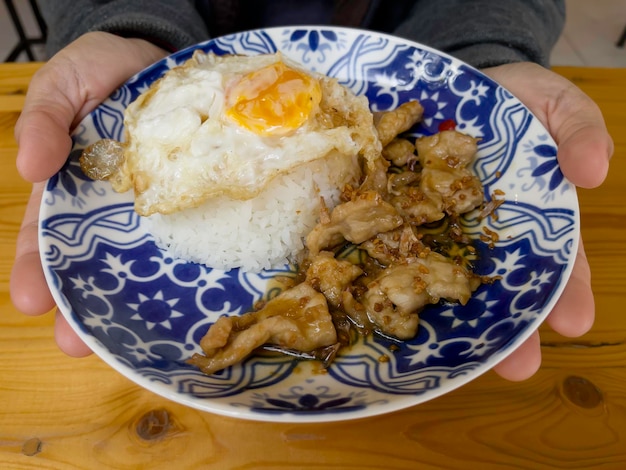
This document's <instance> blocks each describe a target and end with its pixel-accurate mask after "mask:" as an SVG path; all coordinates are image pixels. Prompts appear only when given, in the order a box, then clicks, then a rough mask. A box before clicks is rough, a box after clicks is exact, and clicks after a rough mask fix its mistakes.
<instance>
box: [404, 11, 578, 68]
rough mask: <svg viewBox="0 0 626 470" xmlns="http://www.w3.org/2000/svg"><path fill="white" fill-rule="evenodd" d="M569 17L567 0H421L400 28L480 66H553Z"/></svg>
mask: <svg viewBox="0 0 626 470" xmlns="http://www.w3.org/2000/svg"><path fill="white" fill-rule="evenodd" d="M564 22H565V3H564V1H563V0H493V1H489V0H437V1H431V0H418V1H417V2H416V4H415V6H414V7H413V9H412V11H411V14H410V15H409V17H408V18H407V19H406V20H405V21H404V22H403V23H402V24H400V26H399V27H398V28H397V30H396V31H395V34H396V35H398V36H401V37H405V38H407V39H412V40H414V41H417V42H420V43H423V44H427V45H429V46H431V47H434V48H436V49H439V50H442V51H444V52H447V53H449V54H451V55H453V56H455V57H457V58H459V59H461V60H463V61H465V62H468V63H469V64H471V65H473V66H475V67H490V66H495V65H501V64H505V63H511V62H522V61H530V62H536V63H538V64H541V65H543V66H548V65H549V58H550V52H551V50H552V47H553V46H554V44H555V43H556V41H557V39H558V38H559V36H560V34H561V31H562V29H563V24H564Z"/></svg>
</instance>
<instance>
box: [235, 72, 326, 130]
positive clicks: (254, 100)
mask: <svg viewBox="0 0 626 470" xmlns="http://www.w3.org/2000/svg"><path fill="white" fill-rule="evenodd" d="M321 99H322V90H321V87H320V84H319V82H318V81H317V80H316V79H315V78H313V77H311V76H309V75H307V74H305V73H302V72H300V71H298V70H294V69H292V68H290V67H288V66H287V65H285V64H284V63H283V62H276V63H274V64H271V65H268V66H266V67H263V68H261V69H259V70H255V71H253V72H250V73H248V74H247V75H245V76H243V77H242V78H241V79H240V80H239V81H238V82H237V83H235V85H234V86H233V87H232V88H231V89H230V90H229V91H228V97H227V103H228V105H229V107H228V109H227V111H226V115H227V116H228V117H229V118H230V119H232V120H234V121H235V122H236V123H238V124H239V125H240V126H241V127H244V128H246V129H248V130H250V131H252V132H254V133H255V134H258V135H263V136H282V135H287V134H289V133H290V132H292V131H294V130H295V129H297V128H299V127H300V126H301V125H302V124H304V123H305V122H306V120H307V119H308V118H309V115H310V114H311V111H313V110H314V109H315V108H316V107H317V106H318V105H319V103H320V100H321Z"/></svg>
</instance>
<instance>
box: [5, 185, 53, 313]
mask: <svg viewBox="0 0 626 470" xmlns="http://www.w3.org/2000/svg"><path fill="white" fill-rule="evenodd" d="M43 189H44V184H43V183H37V184H34V185H33V190H32V192H31V196H30V199H29V201H28V204H27V206H26V211H25V213H24V219H23V222H22V227H21V228H20V232H19V234H18V236H17V247H16V251H15V263H14V264H13V269H12V271H11V281H10V293H11V300H12V302H13V304H14V305H15V307H16V308H18V309H19V310H20V311H21V312H23V313H25V314H27V315H40V314H43V313H46V312H49V311H50V310H51V309H52V308H53V307H54V300H53V298H52V295H51V294H50V291H49V290H48V287H47V282H46V279H45V276H44V273H43V269H42V266H41V259H40V257H39V234H38V232H39V227H38V223H37V220H38V217H39V205H40V202H41V195H42V192H43Z"/></svg>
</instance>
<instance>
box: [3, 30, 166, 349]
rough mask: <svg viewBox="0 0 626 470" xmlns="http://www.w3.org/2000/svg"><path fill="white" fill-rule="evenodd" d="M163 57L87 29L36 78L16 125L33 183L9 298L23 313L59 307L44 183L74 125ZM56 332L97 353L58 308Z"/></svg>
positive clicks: (25, 172)
mask: <svg viewBox="0 0 626 470" xmlns="http://www.w3.org/2000/svg"><path fill="white" fill-rule="evenodd" d="M165 55H166V52H165V51H164V50H162V49H160V48H158V47H157V46H154V45H153V44H151V43H149V42H147V41H144V40H141V39H124V38H121V37H118V36H114V35H112V34H108V33H101V32H98V33H89V34H86V35H84V36H82V37H80V38H79V39H77V40H76V41H75V42H73V43H72V44H70V45H69V46H67V47H66V48H65V49H63V50H62V51H60V52H59V53H58V54H56V55H55V56H54V57H52V58H51V59H50V61H48V63H46V64H45V65H44V66H43V67H42V68H41V69H40V70H39V71H38V72H37V73H36V74H35V75H34V76H33V79H32V81H31V83H30V86H29V89H28V93H27V95H26V101H25V103H24V108H23V111H22V114H21V116H20V118H19V120H18V122H17V124H16V126H15V139H16V140H17V143H18V147H19V150H18V154H17V168H18V171H19V172H20V174H21V175H22V177H23V178H24V179H26V180H28V181H30V182H33V183H34V184H33V191H32V193H31V197H30V200H29V201H28V205H27V207H26V212H25V214H24V219H23V222H22V227H21V229H20V233H19V235H18V238H17V248H16V255H15V263H14V265H13V270H12V272H11V299H12V301H13V303H14V305H15V306H16V307H17V308H18V309H19V310H21V311H22V312H24V313H25V314H27V315H40V314H43V313H46V312H49V311H50V310H51V309H53V308H54V300H53V299H52V296H51V294H50V292H49V290H48V287H47V284H46V281H45V278H44V274H43V269H42V266H41V261H40V258H39V248H38V240H37V237H38V235H37V231H38V214H39V205H40V202H41V195H42V192H43V189H44V185H45V183H44V181H45V180H46V179H47V178H49V177H50V176H52V175H54V174H55V173H56V172H57V171H58V170H59V169H60V168H61V167H62V166H63V164H64V163H65V161H66V159H67V156H68V154H69V152H70V149H71V146H72V139H71V137H70V134H71V132H72V130H73V128H74V127H75V126H76V125H77V124H78V123H79V122H80V121H81V120H82V119H83V118H84V117H85V116H86V115H87V114H88V113H89V112H91V111H92V110H93V109H94V108H95V107H96V106H98V104H100V103H101V102H102V101H104V100H105V99H106V98H107V97H108V96H109V95H110V94H111V93H112V92H113V91H114V90H115V89H116V88H117V87H118V86H120V85H121V84H122V83H123V82H124V81H125V80H126V79H128V78H129V77H130V76H131V75H133V74H134V73H136V72H138V71H139V70H141V69H143V68H144V67H146V66H148V65H150V64H151V63H153V62H155V61H157V60H159V59H161V58H162V57H163V56H165ZM55 338H56V341H57V344H58V345H59V347H60V348H61V350H62V351H64V352H65V353H67V354H68V355H70V356H77V357H79V356H85V355H87V354H89V353H90V352H91V351H90V350H89V348H88V347H87V346H86V345H85V344H84V343H83V342H82V341H81V340H80V339H79V338H78V336H77V335H76V334H75V333H74V331H73V330H72V329H71V328H70V326H69V325H68V323H67V322H66V321H65V319H64V318H63V316H62V315H60V314H59V312H57V314H56V322H55Z"/></svg>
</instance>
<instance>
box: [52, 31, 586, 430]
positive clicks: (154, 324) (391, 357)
mask: <svg viewBox="0 0 626 470" xmlns="http://www.w3.org/2000/svg"><path fill="white" fill-rule="evenodd" d="M196 48H199V49H202V50H204V51H211V52H214V53H217V54H262V53H272V52H275V51H282V52H283V53H284V54H285V55H286V56H288V57H290V58H291V59H294V60H296V61H298V62H300V63H302V64H303V65H304V66H306V67H308V68H310V69H311V70H316V71H318V72H322V73H325V74H328V75H331V76H334V77H337V78H338V79H339V81H340V82H341V83H342V84H344V85H346V86H348V87H350V88H351V89H352V90H354V91H355V92H356V93H358V94H363V95H366V96H367V97H368V98H369V100H370V102H371V107H372V109H373V110H386V109H390V108H394V107H396V106H397V105H398V104H399V103H401V102H404V101H406V100H409V99H413V98H417V99H419V100H420V101H421V103H422V104H423V106H424V108H425V119H424V122H423V123H422V124H421V125H420V126H419V128H417V129H416V130H415V132H416V134H431V133H434V132H437V128H438V125H439V123H441V122H442V121H444V120H447V119H454V120H455V121H456V122H457V123H458V129H459V130H460V131H462V132H466V133H468V134H471V135H473V136H475V137H480V139H481V140H480V144H479V156H478V159H477V161H476V162H475V164H474V168H473V169H474V171H475V172H476V173H477V174H478V175H479V177H480V179H481V180H482V182H483V184H484V187H485V192H486V193H487V194H493V192H494V191H495V190H497V189H499V190H501V191H503V192H504V193H505V196H504V198H505V199H506V202H505V203H504V204H503V205H502V206H501V207H500V208H499V209H498V212H497V213H498V218H497V220H495V219H494V218H489V219H488V220H483V221H479V220H478V218H477V217H468V218H467V219H466V220H465V224H466V226H467V230H468V231H469V233H471V234H473V235H474V236H475V237H478V236H479V235H480V233H482V230H483V227H485V226H486V227H488V228H489V229H491V230H492V231H494V232H496V233H497V234H498V236H499V241H498V242H497V243H496V245H495V247H494V248H492V249H491V248H489V247H487V246H486V245H485V244H482V243H478V248H479V252H480V253H479V254H480V261H479V263H478V271H479V273H481V274H484V275H488V276H494V275H497V276H501V277H502V279H501V281H499V282H496V283H495V284H493V285H484V286H482V287H481V288H480V289H479V290H478V291H477V292H476V293H475V295H474V297H473V298H472V299H471V301H470V302H469V303H468V304H467V305H466V306H459V305H450V304H445V305H444V304H441V305H438V306H435V307H433V308H430V309H427V310H426V311H424V312H423V313H422V314H421V320H420V328H419V333H418V335H417V337H416V338H415V339H413V340H411V341H406V342H404V343H401V344H400V347H399V349H398V350H395V349H393V348H390V344H389V342H388V340H386V339H384V338H381V337H378V336H371V337H368V338H366V339H365V341H364V342H363V344H360V345H358V346H355V347H353V348H351V349H348V350H346V351H344V353H343V354H342V355H341V356H340V357H339V358H338V359H337V360H336V362H335V363H334V364H333V365H332V366H331V367H330V368H329V369H328V371H327V373H320V372H319V368H317V369H316V366H315V365H314V364H312V363H308V362H297V361H296V360H294V359H292V358H290V357H287V356H284V357H276V356H269V355H268V356H257V357H253V358H250V359H249V360H247V361H245V363H243V364H242V365H237V366H234V367H231V368H229V369H227V370H225V371H223V372H221V373H217V374H215V375H213V376H210V377H209V376H205V375H203V374H201V373H200V372H198V371H197V370H196V369H195V368H193V367H191V366H189V365H187V364H186V363H185V360H186V359H187V358H189V357H190V356H191V355H192V353H194V352H196V351H199V346H198V342H199V340H200V338H201V337H202V336H203V335H204V333H205V332H206V330H207V329H208V327H209V325H210V324H211V323H212V322H214V321H215V320H216V319H217V318H218V317H219V316H220V315H239V314H241V313H243V312H245V311H247V310H248V309H249V308H250V307H251V305H252V304H253V303H254V302H255V301H256V300H257V299H259V298H260V297H261V296H262V295H264V291H265V289H266V286H267V285H268V280H269V279H271V277H272V276H273V275H275V274H276V272H279V271H274V272H264V273H261V274H250V273H246V272H241V271H239V270H234V271H230V272H223V271H218V270H212V269H208V268H205V267H202V266H199V265H196V264H191V263H187V262H185V261H182V260H180V259H174V258H172V257H171V256H169V255H168V254H167V253H165V252H163V251H161V250H160V249H158V248H157V247H156V246H155V244H154V242H153V239H152V237H151V236H150V235H149V234H148V233H147V232H146V230H145V228H144V225H143V224H142V221H141V220H140V218H139V217H138V216H137V215H136V214H135V213H134V211H133V208H132V195H131V194H117V193H115V192H113V191H112V190H111V188H110V185H109V184H108V183H103V182H93V181H91V180H89V179H88V178H87V177H85V176H84V175H83V174H82V172H81V170H80V168H79V165H78V162H77V157H78V155H79V154H80V152H81V149H83V148H84V147H85V146H86V145H88V144H90V143H92V142H94V141H96V140H98V139H101V138H113V139H118V140H119V139H121V138H122V127H123V113H124V109H125V108H126V106H127V105H128V104H129V103H130V102H131V101H132V100H133V99H135V98H136V97H137V95H138V94H139V93H141V92H143V91H144V90H146V89H147V88H148V86H149V85H150V83H152V82H153V81H154V80H155V79H157V78H158V77H160V76H161V75H162V74H163V73H164V72H165V71H167V70H168V69H170V68H171V67H173V66H175V65H177V64H180V63H181V62H183V61H184V60H186V59H187V58H189V57H190V56H191V54H192V51H193V49H196ZM73 139H74V147H73V151H72V153H71V154H70V156H69V158H68V161H67V164H66V165H65V166H64V168H63V169H62V170H61V171H60V172H59V173H58V174H57V175H56V176H54V177H53V178H51V179H50V180H49V182H48V184H47V189H46V192H45V194H44V197H43V201H42V206H41V217H40V220H41V226H40V248H41V256H42V261H43V266H44V270H45V273H46V277H47V280H48V283H49V286H50V289H51V290H52V293H53V295H54V297H55V300H56V302H57V304H58V306H59V307H60V309H61V311H62V312H63V314H64V315H65V317H66V318H67V319H68V321H69V322H70V324H71V325H72V327H73V328H74V329H75V330H76V331H77V332H78V334H79V335H80V337H81V338H82V339H83V340H84V341H85V342H86V343H87V344H88V345H89V346H90V347H91V348H92V349H93V350H94V351H95V352H96V354H98V355H99V356H100V357H101V358H102V359H103V360H105V361H106V362H107V363H109V364H110V365H111V366H112V367H114V368H115V369H117V370H118V371H119V372H121V373H122V374H124V375H125V376H126V377H128V378H130V379H131V380H133V381H135V382H136V383H138V384H139V385H141V386H143V387H145V388H147V389H149V390H152V391H153V392H155V393H157V394H159V395H162V396H164V397H167V398H169V399H172V400H174V401H177V402H180V403H184V404H187V405H189V406H192V407H196V408H199V409H201V410H206V411H210V412H214V413H218V414H223V415H229V416H234V417H240V418H249V419H256V420H268V421H285V422H286V421H298V422H314V421H333V420H345V419H351V418H360V417H365V416H372V415H376V414H380V413H386V412H390V411H394V410H399V409H402V408H405V407H408V406H411V405H415V404H418V403H421V402H424V401H426V400H430V399H432V398H434V397H437V396H440V395H442V394H444V393H446V392H448V391H450V390H453V389H455V388H457V387H459V386H461V385H463V384H465V383H467V382H468V381H470V380H472V379H474V378H476V377H477V376H479V375H480V374H482V373H484V372H485V371H487V370H489V369H490V368H492V367H493V366H494V365H495V364H497V363H498V362H499V361H500V360H502V359H503V358H504V357H506V356H507V355H508V354H510V353H511V352H512V351H513V350H514V349H515V348H516V347H517V346H519V345H520V343H521V342H522V341H523V340H525V339H526V338H528V336H529V335H530V334H531V333H532V332H533V331H534V330H535V329H536V328H537V327H538V326H539V324H540V323H541V321H542V320H543V319H544V318H545V317H546V315H547V314H548V313H549V311H550V310H551V308H552V307H553V306H554V304H555V303H556V301H557V299H558V297H559V296H560V294H561V292H562V291H563V287H564V285H565V283H566V281H567V279H568V277H569V275H570V272H571V270H572V266H573V263H574V256H575V253H576V249H577V244H578V233H579V214H578V206H577V198H576V192H575V188H574V187H573V185H572V184H571V183H569V182H568V181H567V180H566V179H564V177H563V174H562V173H561V170H560V169H559V166H558V164H557V159H556V145H555V143H554V142H553V141H552V139H551V137H550V136H549V135H548V132H547V131H546V130H545V129H544V128H543V127H542V125H541V124H540V123H539V121H538V120H537V119H536V118H535V117H534V116H533V115H532V114H531V113H530V112H529V110H528V109H527V108H526V107H524V106H523V105H522V104H521V103H520V102H519V101H518V100H517V99H516V98H514V97H513V96H512V95H511V94H510V93H509V92H508V91H507V90H505V89H503V88H501V87H500V86H498V85H497V84H496V83H494V82H493V81H492V80H490V79H489V78H487V77H486V76H484V75H483V74H481V73H480V72H478V71H476V70H475V69H473V68H471V67H469V66H467V65H465V64H463V63H461V62H459V61H458V60H456V59H453V58H451V57H449V56H447V55H444V54H441V53H439V52H437V51H435V50H433V49H430V48H428V47H425V46H422V45H419V44H416V43H411V42H407V41H405V40H402V39H398V38H395V37H392V36H386V35H381V34H373V33H368V32H363V31H359V30H352V29H342V28H325V27H297V28H276V29H267V30H259V31H252V32H246V33H241V34H236V35H231V36H227V37H223V38H219V39H216V40H212V41H209V42H205V43H202V44H199V45H197V46H196V47H194V48H190V49H186V50H183V51H180V52H178V53H176V54H174V55H173V56H171V57H168V58H166V59H164V60H162V61H160V62H158V63H156V64H154V65H153V66H151V67H149V68H148V69H146V70H144V71H143V72H141V73H139V74H138V75H137V76H135V77H133V78H131V79H130V80H129V81H128V83H126V84H125V85H124V86H122V87H121V88H120V89H119V90H117V91H116V92H115V93H114V94H113V95H112V96H111V97H110V99H108V100H107V101H106V102H104V103H103V104H102V105H101V106H100V107H98V109H96V110H95V111H94V112H93V113H91V114H90V115H89V116H87V117H86V118H85V119H84V120H83V122H82V123H81V124H80V126H79V127H78V129H77V130H76V132H75V134H74V136H73ZM381 357H385V358H387V360H385V361H382V360H380V359H381Z"/></svg>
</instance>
